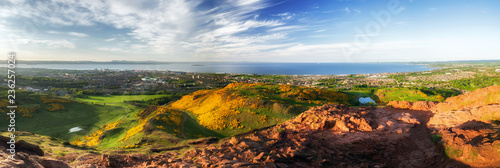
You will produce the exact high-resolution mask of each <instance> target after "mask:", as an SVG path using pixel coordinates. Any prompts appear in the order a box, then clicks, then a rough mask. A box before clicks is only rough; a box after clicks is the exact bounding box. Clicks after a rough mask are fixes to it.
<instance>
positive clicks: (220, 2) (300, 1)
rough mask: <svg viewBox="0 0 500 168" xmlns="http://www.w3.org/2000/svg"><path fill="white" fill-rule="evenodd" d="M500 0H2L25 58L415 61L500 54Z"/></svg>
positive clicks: (4, 18) (10, 40)
mask: <svg viewBox="0 0 500 168" xmlns="http://www.w3.org/2000/svg"><path fill="white" fill-rule="evenodd" d="M498 16H500V1H495V0H489V1H487V0H477V1H468V0H441V1H433V0H380V1H369V0H279V1H276V0H213V1H201V0H145V1H137V0H106V1H103V0H86V1H71V0H41V1H25V0H0V38H1V39H0V53H5V55H6V56H7V53H8V52H10V51H15V52H17V53H18V57H19V59H21V60H91V61H110V60H131V61H145V60H153V61H193V62H198V61H261V62H407V61H447V60H481V59H499V58H500V47H498V44H500V20H499V19H498Z"/></svg>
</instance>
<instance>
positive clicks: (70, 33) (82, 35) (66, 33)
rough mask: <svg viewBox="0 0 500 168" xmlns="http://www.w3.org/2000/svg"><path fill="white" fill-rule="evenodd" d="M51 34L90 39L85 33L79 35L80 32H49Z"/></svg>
mask: <svg viewBox="0 0 500 168" xmlns="http://www.w3.org/2000/svg"><path fill="white" fill-rule="evenodd" d="M47 33H49V34H60V35H70V36H76V37H88V35H87V34H85V33H78V32H59V31H47Z"/></svg>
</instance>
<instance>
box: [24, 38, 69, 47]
mask: <svg viewBox="0 0 500 168" xmlns="http://www.w3.org/2000/svg"><path fill="white" fill-rule="evenodd" d="M24 43H26V44H27V45H30V44H34V45H35V46H37V47H40V48H51V49H60V48H68V49H74V48H75V44H73V43H72V42H69V41H67V40H26V41H24Z"/></svg>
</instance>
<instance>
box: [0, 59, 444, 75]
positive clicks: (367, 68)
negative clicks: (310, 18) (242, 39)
mask: <svg viewBox="0 0 500 168" xmlns="http://www.w3.org/2000/svg"><path fill="white" fill-rule="evenodd" d="M0 66H1V65H0ZM16 67H17V68H46V69H68V70H96V69H97V70H101V69H114V70H159V71H166V70H168V71H180V72H196V73H232V74H280V75H346V74H376V73H393V72H414V71H427V70H431V69H435V68H432V67H428V66H426V65H415V64H407V63H250V62H241V63H228V62H216V63H207V62H199V63H156V64H143V63H124V64H121V63H112V64H110V63H104V64H100V63H96V64H73V63H71V64H62V63H61V64H18V65H16Z"/></svg>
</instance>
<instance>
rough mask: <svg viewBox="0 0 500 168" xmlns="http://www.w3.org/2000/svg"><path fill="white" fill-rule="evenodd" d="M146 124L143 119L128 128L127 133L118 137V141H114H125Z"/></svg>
mask: <svg viewBox="0 0 500 168" xmlns="http://www.w3.org/2000/svg"><path fill="white" fill-rule="evenodd" d="M145 124H146V122H145V121H141V122H140V123H139V125H137V126H135V127H133V128H132V129H130V130H128V131H127V134H126V135H125V136H124V137H123V138H122V139H119V140H118V141H116V142H120V141H127V140H128V139H129V138H130V137H132V136H134V135H135V134H137V133H139V132H141V131H142V129H144V125H145Z"/></svg>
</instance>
